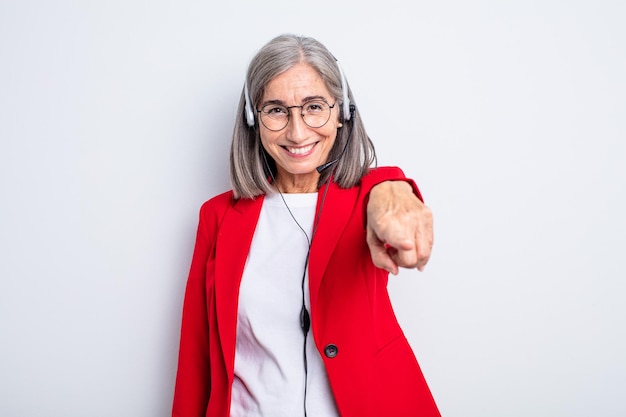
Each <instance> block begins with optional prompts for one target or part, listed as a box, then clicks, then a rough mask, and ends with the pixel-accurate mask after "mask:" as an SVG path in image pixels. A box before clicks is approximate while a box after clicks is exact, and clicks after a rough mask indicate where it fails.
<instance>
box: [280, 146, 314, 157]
mask: <svg viewBox="0 0 626 417" xmlns="http://www.w3.org/2000/svg"><path fill="white" fill-rule="evenodd" d="M313 146H315V144H314V143H312V144H310V145H307V146H303V147H300V148H290V147H288V146H287V147H286V148H287V150H288V151H289V153H292V154H295V155H304V154H305V153H307V152H309V151H310V150H311V149H313Z"/></svg>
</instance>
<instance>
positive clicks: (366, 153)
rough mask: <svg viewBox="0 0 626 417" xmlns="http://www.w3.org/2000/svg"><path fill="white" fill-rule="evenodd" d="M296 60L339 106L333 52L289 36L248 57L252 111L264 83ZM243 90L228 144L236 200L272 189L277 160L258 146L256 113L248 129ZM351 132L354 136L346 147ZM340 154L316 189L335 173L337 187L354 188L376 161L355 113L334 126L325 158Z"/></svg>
mask: <svg viewBox="0 0 626 417" xmlns="http://www.w3.org/2000/svg"><path fill="white" fill-rule="evenodd" d="M298 63H306V64H308V65H310V66H311V67H313V68H314V69H315V70H316V71H317V72H318V73H319V74H320V76H321V77H322V79H323V80H324V82H325V84H326V87H327V88H328V91H329V92H330V93H331V94H332V95H333V96H334V98H335V99H336V100H337V103H338V104H339V108H341V107H342V105H343V100H342V98H343V92H342V89H341V74H340V71H339V67H338V65H337V62H336V60H335V58H334V57H333V55H332V54H331V53H330V52H329V51H328V49H326V47H325V46H324V45H322V44H321V43H320V42H318V41H317V40H315V39H313V38H307V37H302V36H296V35H289V34H287V35H280V36H277V37H276V38H274V39H272V40H271V41H270V42H268V43H267V44H266V45H265V46H264V47H263V48H261V49H260V50H259V52H257V54H256V55H255V56H254V58H252V61H251V62H250V65H249V66H248V72H247V77H246V81H247V86H248V90H249V94H250V100H251V106H252V107H253V110H256V106H257V104H258V103H259V102H260V101H261V99H262V97H263V93H264V89H265V86H266V85H267V84H268V83H269V82H270V81H271V80H272V79H274V78H275V77H276V76H278V75H280V74H281V73H283V72H285V71H287V70H288V69H290V68H291V67H293V66H294V65H296V64H298ZM244 90H245V88H244V89H242V92H241V97H240V99H239V107H238V110H237V115H238V116H237V119H236V121H235V128H234V131H233V140H232V144H231V148H230V182H231V186H232V188H233V192H234V194H235V198H254V197H256V196H259V195H262V194H266V193H271V192H273V191H274V190H273V189H272V186H271V183H270V181H269V178H271V177H272V176H274V175H276V163H275V161H274V160H273V159H272V157H271V156H270V155H269V154H268V153H267V152H266V151H265V149H264V148H263V145H262V144H261V138H260V134H259V129H258V120H257V119H256V111H255V126H254V127H250V126H248V124H247V122H246V115H245V103H246V98H245V91H244ZM348 98H349V100H350V102H354V99H353V97H352V91H351V90H350V87H349V86H348ZM350 130H352V132H350ZM349 134H351V136H352V137H351V138H350V142H349V143H348V144H347V145H346V142H347V141H348V136H349ZM344 147H345V151H344ZM342 151H343V152H344V153H343V155H341V153H342ZM340 155H341V158H340V160H339V161H338V162H337V163H336V164H335V166H332V167H330V168H328V169H326V170H324V171H322V174H321V175H320V178H319V183H318V188H319V187H320V186H321V185H322V184H324V182H325V181H326V180H327V179H328V178H329V176H330V175H331V174H333V175H334V176H333V180H334V181H335V182H336V183H337V184H338V185H339V187H341V188H349V187H353V186H355V185H357V184H358V183H359V182H360V180H361V178H362V177H363V176H364V175H365V174H366V173H367V171H368V170H369V167H370V166H371V165H373V164H375V163H376V152H375V150H374V145H373V143H372V141H371V140H370V138H369V136H368V135H367V133H366V132H365V127H364V125H363V122H361V120H360V119H359V118H358V117H355V115H353V116H352V118H351V119H350V120H349V121H348V122H344V126H343V127H342V128H340V129H338V131H337V138H336V139H335V143H334V145H333V147H332V149H331V150H330V152H329V154H328V161H333V160H335V159H337V158H339V156H340Z"/></svg>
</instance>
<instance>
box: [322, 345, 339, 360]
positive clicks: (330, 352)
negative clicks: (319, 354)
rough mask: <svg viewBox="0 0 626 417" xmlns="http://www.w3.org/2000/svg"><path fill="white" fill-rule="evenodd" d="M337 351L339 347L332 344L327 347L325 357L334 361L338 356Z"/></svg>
mask: <svg viewBox="0 0 626 417" xmlns="http://www.w3.org/2000/svg"><path fill="white" fill-rule="evenodd" d="M337 351H338V349H337V346H335V345H333V344H332V343H331V344H329V345H326V347H325V348H324V355H326V357H327V358H329V359H332V358H334V357H335V356H337Z"/></svg>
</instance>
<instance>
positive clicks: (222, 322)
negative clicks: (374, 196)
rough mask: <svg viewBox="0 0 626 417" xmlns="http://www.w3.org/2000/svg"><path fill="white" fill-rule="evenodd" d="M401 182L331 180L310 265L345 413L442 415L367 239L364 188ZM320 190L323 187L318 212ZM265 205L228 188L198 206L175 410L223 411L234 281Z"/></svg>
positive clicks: (212, 416) (316, 320)
mask: <svg viewBox="0 0 626 417" xmlns="http://www.w3.org/2000/svg"><path fill="white" fill-rule="evenodd" d="M386 180H406V181H409V182H410V183H411V184H412V186H413V187H414V191H415V192H416V194H417V195H418V196H419V197H420V198H421V196H420V194H419V190H418V189H417V186H416V185H415V183H413V181H411V180H407V179H406V178H405V176H404V174H403V173H402V171H401V170H400V169H399V168H393V167H387V168H376V169H372V170H371V171H370V172H369V173H368V174H367V175H366V176H365V177H364V178H363V179H362V181H361V184H360V186H357V187H353V188H350V189H340V188H339V187H337V185H336V184H334V183H331V184H330V189H329V190H328V194H327V196H326V201H325V202H324V207H323V209H322V215H321V217H320V220H319V225H318V229H317V232H316V235H315V237H314V239H313V244H312V247H311V254H310V264H309V286H310V297H311V331H312V335H313V337H314V340H315V345H316V346H317V349H318V351H319V352H320V354H321V357H322V359H323V361H324V364H325V366H326V372H327V374H328V378H329V381H330V386H331V388H332V391H333V394H334V397H335V401H336V404H337V408H338V409H339V413H340V414H341V416H344V417H368V416H372V417H381V416H382V417H403V416H424V417H436V416H440V414H439V411H438V410H437V406H436V405H435V402H434V400H433V398H432V396H431V393H430V390H429V389H428V386H427V385H426V381H425V380H424V377H423V375H422V372H421V370H420V368H419V365H418V363H417V361H416V359H415V356H414V355H413V352H412V350H411V347H410V346H409V344H408V342H407V340H406V338H405V336H404V334H403V332H402V330H401V329H400V326H399V325H398V322H397V320H396V317H395V315H394V313H393V309H392V306H391V303H390V301H389V295H388V293H387V278H388V273H387V272H386V271H384V270H382V269H379V268H377V267H375V266H374V264H373V263H372V261H371V256H370V253H369V249H368V246H367V243H366V241H365V223H366V217H365V216H366V214H365V207H366V202H367V197H368V193H369V191H370V189H371V188H372V187H373V186H374V185H376V184H378V183H380V182H382V181H386ZM323 194H324V189H323V188H322V189H321V190H320V192H319V198H318V207H317V210H318V211H319V209H320V201H321V197H322V195H323ZM262 204H263V197H258V198H256V199H238V200H235V199H234V198H233V194H232V192H227V193H224V194H221V195H218V196H217V197H214V198H213V199H211V200H209V201H207V202H206V203H205V204H204V205H203V206H202V208H201V210H200V223H199V226H198V234H197V238H196V246H195V250H194V254H193V259H192V263H191V270H190V273H189V279H188V282H187V288H186V293H185V301H184V307H183V319H182V328H181V340H180V352H179V362H178V373H177V376H176V388H175V392H174V403H173V411H172V416H174V417H201V416H207V417H229V413H230V410H229V409H230V401H231V386H232V382H233V367H234V360H235V335H236V326H237V302H238V293H239V284H240V281H241V276H242V273H243V269H244V265H245V262H246V258H247V256H248V250H249V248H250V244H251V242H252V236H253V234H254V229H255V227H256V223H257V220H258V217H259V213H260V211H261V206H262Z"/></svg>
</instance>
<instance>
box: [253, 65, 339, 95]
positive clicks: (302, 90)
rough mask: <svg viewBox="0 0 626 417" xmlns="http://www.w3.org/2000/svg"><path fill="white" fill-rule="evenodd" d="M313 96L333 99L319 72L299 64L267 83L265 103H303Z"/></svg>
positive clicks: (264, 93)
mask: <svg viewBox="0 0 626 417" xmlns="http://www.w3.org/2000/svg"><path fill="white" fill-rule="evenodd" d="M313 96H320V97H324V98H327V99H330V98H331V94H330V92H329V90H328V87H327V86H326V83H325V82H324V80H323V79H322V76H321V75H320V74H319V73H318V72H317V70H315V68H313V67H312V66H310V65H309V64H305V63H299V64H296V65H294V66H293V67H291V68H289V69H288V70H287V71H285V72H283V73H281V74H279V75H277V76H276V77H274V78H272V80H270V82H269V83H267V85H266V86H265V89H264V92H263V102H265V101H270V100H276V101H282V102H285V103H290V102H294V101H295V102H301V101H304V100H305V99H306V98H307V97H313Z"/></svg>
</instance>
